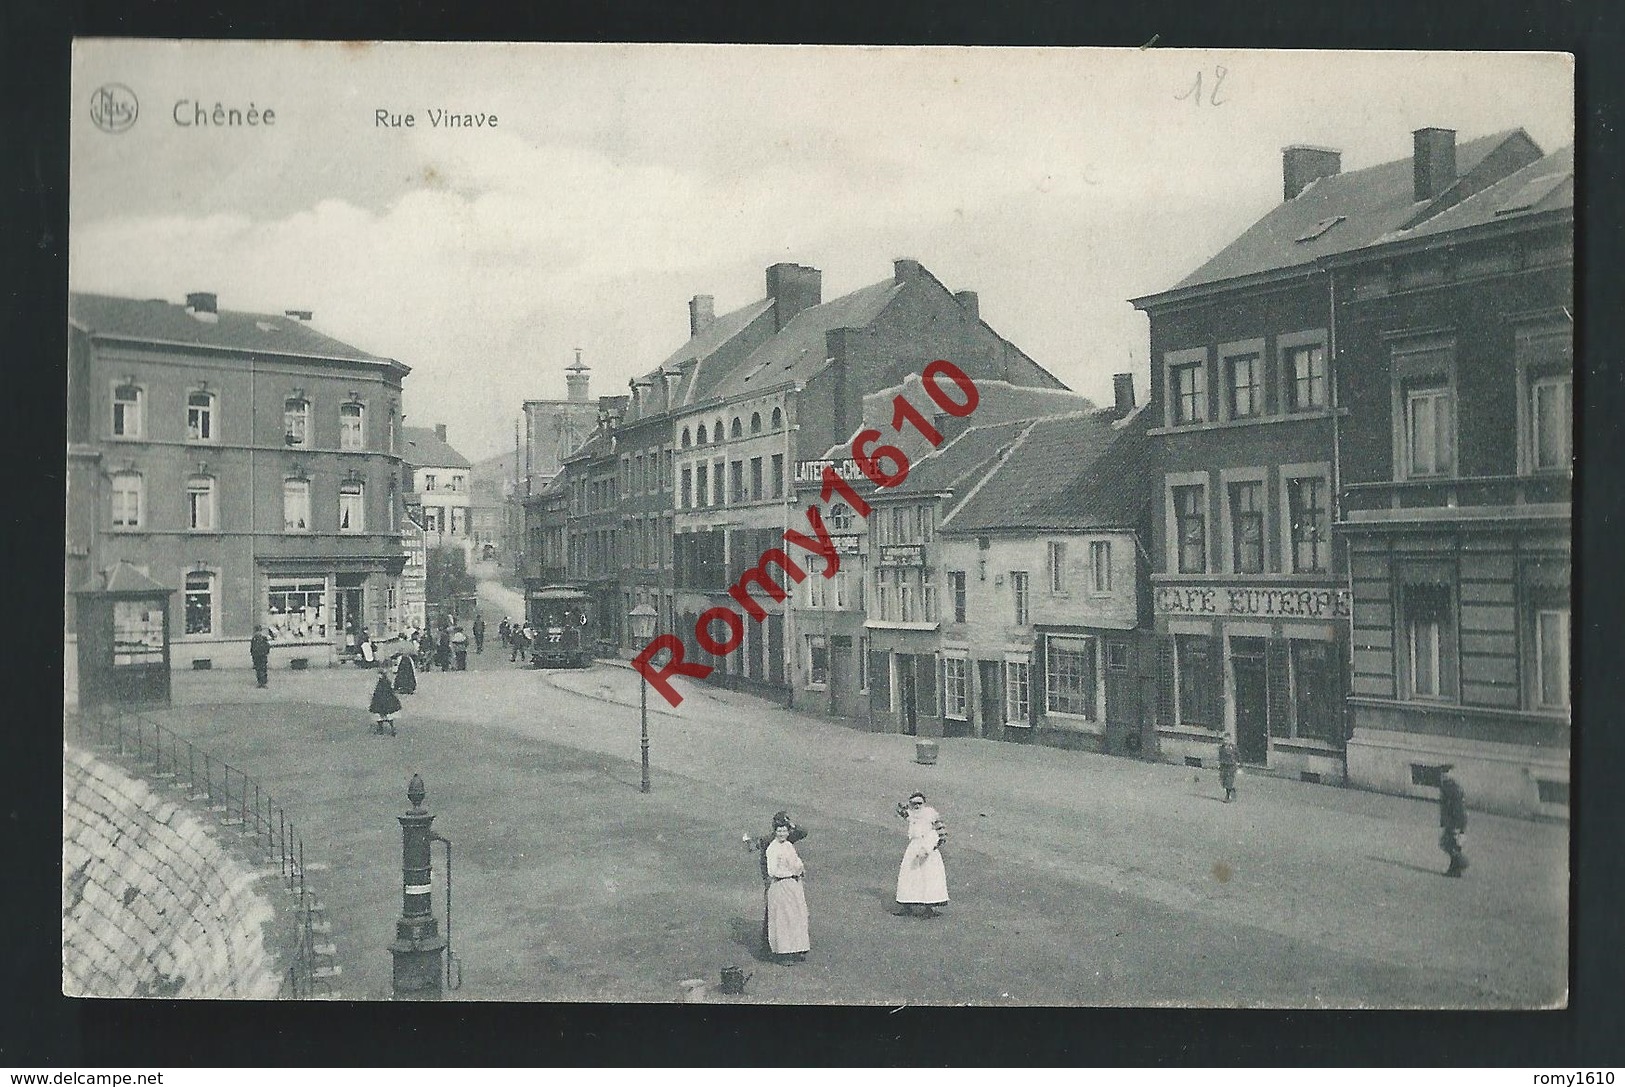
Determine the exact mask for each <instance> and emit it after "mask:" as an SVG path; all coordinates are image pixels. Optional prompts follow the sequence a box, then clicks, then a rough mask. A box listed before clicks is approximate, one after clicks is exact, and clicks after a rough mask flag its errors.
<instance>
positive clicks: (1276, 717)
mask: <svg viewBox="0 0 1625 1087" xmlns="http://www.w3.org/2000/svg"><path fill="white" fill-rule="evenodd" d="M1287 650H1288V647H1287V640H1286V639H1285V638H1271V639H1270V640H1269V641H1268V642H1266V643H1265V650H1264V685H1265V687H1266V688H1267V690H1268V697H1267V704H1268V707H1269V711H1268V712H1269V730H1270V735H1271V736H1279V737H1282V738H1290V737H1291V735H1292V683H1291V672H1290V671H1289V669H1290V668H1291V663H1290V661H1289V659H1288V657H1289V654H1288V651H1287Z"/></svg>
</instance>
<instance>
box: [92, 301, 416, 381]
mask: <svg viewBox="0 0 1625 1087" xmlns="http://www.w3.org/2000/svg"><path fill="white" fill-rule="evenodd" d="M217 316H218V318H219V319H218V320H215V321H201V320H199V319H198V318H196V317H194V316H192V314H191V313H189V312H188V311H187V309H186V307H185V306H182V305H177V304H175V303H173V302H166V301H164V300H163V299H161V298H153V299H148V300H145V301H143V300H142V299H139V298H119V297H116V296H114V295H107V294H83V293H80V292H78V291H75V292H73V293H71V294H69V295H68V320H69V321H70V322H71V323H73V324H74V325H76V326H78V327H79V328H82V329H84V330H85V331H86V332H88V333H90V334H91V335H93V336H106V337H113V338H118V339H126V340H136V341H141V342H146V343H154V344H178V345H182V346H187V347H208V348H216V349H223V350H230V351H241V352H244V353H252V354H266V355H270V354H276V355H295V356H299V357H301V358H319V359H336V360H341V361H346V362H371V363H379V364H387V365H391V366H395V367H399V368H400V370H401V371H402V372H403V373H404V372H407V367H405V366H402V365H401V364H400V363H398V362H396V361H395V360H393V359H387V358H384V357H382V356H380V355H373V354H369V353H368V352H366V351H363V350H361V349H360V348H359V347H352V346H350V345H349V344H347V343H344V342H343V341H341V340H335V339H334V338H333V337H331V336H327V335H323V334H322V333H320V332H317V331H316V330H315V329H314V328H311V327H310V326H309V325H308V324H305V323H304V322H303V321H299V320H295V319H294V318H292V317H287V316H284V315H282V314H271V313H247V312H243V311H240V310H226V309H223V310H221V311H220V312H219V313H218V315H217Z"/></svg>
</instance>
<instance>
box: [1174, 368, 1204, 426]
mask: <svg viewBox="0 0 1625 1087" xmlns="http://www.w3.org/2000/svg"><path fill="white" fill-rule="evenodd" d="M1170 378H1171V381H1172V383H1173V393H1174V397H1173V400H1174V422H1175V423H1176V424H1182V423H1202V422H1206V421H1207V363H1206V362H1190V363H1186V364H1184V365H1183V366H1175V367H1173V372H1172V374H1171V375H1170Z"/></svg>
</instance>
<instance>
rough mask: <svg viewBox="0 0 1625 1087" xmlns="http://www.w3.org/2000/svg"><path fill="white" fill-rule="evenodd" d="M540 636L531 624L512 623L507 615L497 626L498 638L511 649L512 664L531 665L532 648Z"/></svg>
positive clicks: (509, 655)
mask: <svg viewBox="0 0 1625 1087" xmlns="http://www.w3.org/2000/svg"><path fill="white" fill-rule="evenodd" d="M539 636H540V632H539V631H538V630H537V629H536V628H535V627H533V626H531V625H530V624H529V623H514V622H510V621H509V620H508V617H507V616H506V615H504V616H503V617H502V622H500V623H498V624H497V637H499V638H501V639H502V644H503V645H505V646H507V647H508V649H509V653H508V661H509V663H510V664H511V663H512V662H514V661H520V662H522V663H524V664H529V663H530V651H531V648H532V647H533V646H535V644H536V639H537V638H538V637H539Z"/></svg>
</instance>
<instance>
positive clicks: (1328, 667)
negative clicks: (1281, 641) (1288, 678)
mask: <svg viewBox="0 0 1625 1087" xmlns="http://www.w3.org/2000/svg"><path fill="white" fill-rule="evenodd" d="M1333 650H1334V647H1333V643H1331V642H1315V641H1307V640H1296V639H1295V640H1293V642H1292V643H1291V651H1290V659H1291V662H1292V690H1293V718H1294V720H1295V722H1296V728H1297V731H1296V735H1297V736H1299V737H1302V738H1305V739H1312V740H1324V741H1326V742H1327V743H1339V742H1341V741H1342V739H1343V714H1342V699H1341V697H1340V689H1341V686H1342V673H1341V669H1340V667H1339V666H1338V661H1337V659H1336V654H1335V653H1334V651H1333Z"/></svg>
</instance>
